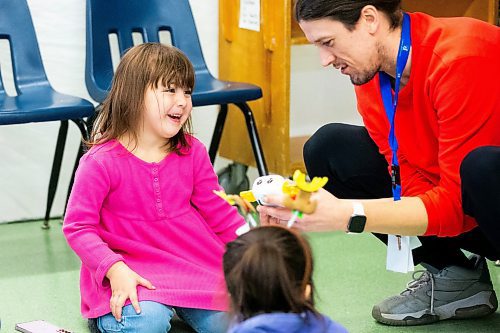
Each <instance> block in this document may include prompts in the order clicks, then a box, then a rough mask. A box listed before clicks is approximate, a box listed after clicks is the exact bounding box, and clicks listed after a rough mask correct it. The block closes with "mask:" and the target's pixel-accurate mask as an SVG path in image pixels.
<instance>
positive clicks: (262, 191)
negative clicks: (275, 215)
mask: <svg viewBox="0 0 500 333" xmlns="http://www.w3.org/2000/svg"><path fill="white" fill-rule="evenodd" d="M284 182H285V178H283V177H282V176H280V175H269V176H262V177H259V178H257V179H255V181H254V182H253V185H252V193H253V196H254V197H255V199H256V200H257V201H258V202H259V204H260V205H264V206H275V205H271V204H268V203H266V202H265V201H264V200H263V199H264V197H265V196H266V195H282V194H283V183H284Z"/></svg>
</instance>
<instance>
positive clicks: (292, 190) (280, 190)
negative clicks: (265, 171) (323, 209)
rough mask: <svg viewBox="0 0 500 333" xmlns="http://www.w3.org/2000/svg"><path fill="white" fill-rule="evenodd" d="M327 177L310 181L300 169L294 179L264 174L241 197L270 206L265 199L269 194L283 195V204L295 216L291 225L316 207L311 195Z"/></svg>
mask: <svg viewBox="0 0 500 333" xmlns="http://www.w3.org/2000/svg"><path fill="white" fill-rule="evenodd" d="M327 182H328V178H327V177H314V178H313V179H312V180H311V181H310V182H308V181H307V180H306V175H305V174H304V173H302V172H300V170H296V171H295V172H294V174H293V181H292V180H288V179H284V178H283V177H281V176H279V175H270V176H262V177H259V178H257V179H256V180H255V181H254V183H253V185H252V189H251V190H250V191H243V192H240V197H242V198H243V199H244V200H247V201H249V202H254V201H257V202H258V203H259V204H261V205H264V206H270V205H269V204H268V203H266V202H265V201H264V197H265V196H267V195H283V206H285V207H287V208H289V209H292V210H293V216H292V218H291V219H290V220H289V221H288V226H289V227H291V226H292V225H293V223H294V222H295V220H296V219H297V218H298V217H301V216H302V213H306V214H311V213H313V212H314V211H315V209H316V201H313V200H311V195H312V194H313V193H314V192H316V191H318V190H319V189H320V188H322V187H323V186H325V184H326V183H327Z"/></svg>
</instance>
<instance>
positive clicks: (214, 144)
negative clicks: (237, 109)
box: [208, 104, 227, 165]
mask: <svg viewBox="0 0 500 333" xmlns="http://www.w3.org/2000/svg"><path fill="white" fill-rule="evenodd" d="M226 116H227V104H221V106H220V110H219V114H218V115H217V121H216V122H215V128H214V133H213V135H212V140H211V142H210V148H209V149H208V156H210V162H212V165H213V164H214V162H215V156H216V155H217V151H218V150H219V144H220V139H221V138H222V130H223V129H224V123H225V122H226Z"/></svg>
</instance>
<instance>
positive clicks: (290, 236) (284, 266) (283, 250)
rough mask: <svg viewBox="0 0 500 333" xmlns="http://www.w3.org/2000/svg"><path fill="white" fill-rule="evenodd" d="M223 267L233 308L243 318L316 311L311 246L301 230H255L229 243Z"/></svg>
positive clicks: (274, 228) (271, 228) (269, 228)
mask: <svg viewBox="0 0 500 333" xmlns="http://www.w3.org/2000/svg"><path fill="white" fill-rule="evenodd" d="M223 266H224V276H225V279H226V284H227V288H228V291H229V294H230V296H231V303H232V307H233V311H234V312H235V313H236V314H238V315H240V316H241V317H242V319H243V320H244V319H248V318H250V317H252V316H254V315H257V314H259V313H270V312H294V313H301V312H304V311H306V310H309V311H312V312H314V313H316V310H315V309H314V299H313V293H312V291H313V289H314V287H313V282H312V270H313V260H312V254H311V248H310V246H309V243H308V242H307V241H306V240H305V239H304V238H303V237H302V236H301V235H300V234H298V233H297V232H295V231H292V230H290V229H287V228H283V227H279V226H266V227H260V228H255V229H252V230H250V231H249V232H247V233H245V234H243V235H241V236H239V237H238V238H237V239H236V240H235V241H233V242H231V243H229V244H227V247H226V253H224V258H223Z"/></svg>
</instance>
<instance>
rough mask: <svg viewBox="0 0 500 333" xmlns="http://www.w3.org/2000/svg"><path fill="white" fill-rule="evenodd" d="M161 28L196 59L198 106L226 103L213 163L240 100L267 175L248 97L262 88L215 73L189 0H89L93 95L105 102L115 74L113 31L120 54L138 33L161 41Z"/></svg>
mask: <svg viewBox="0 0 500 333" xmlns="http://www.w3.org/2000/svg"><path fill="white" fill-rule="evenodd" d="M160 31H168V32H169V33H170V35H171V40H172V45H174V46H176V47H177V48H179V49H181V50H182V51H183V52H184V53H185V54H186V55H187V57H188V58H189V59H190V60H191V62H192V63H193V66H194V69H195V73H196V83H195V88H194V91H193V96H192V99H193V106H204V105H220V111H219V114H218V116H217V121H216V125H215V129H214V133H213V136H212V140H211V143H210V148H209V155H210V159H211V161H212V163H213V162H214V160H215V156H216V154H217V150H218V148H219V143H220V139H221V136H222V130H223V128H224V123H225V121H226V115H227V110H228V107H227V106H228V104H230V103H232V104H234V105H236V106H237V107H238V108H239V109H240V110H241V111H242V112H243V115H244V117H245V121H246V125H247V130H248V134H249V137H250V142H251V144H252V148H253V152H254V156H255V160H256V165H257V169H258V171H259V174H260V175H266V174H267V167H266V162H265V159H264V154H263V151H262V147H261V144H260V140H259V136H258V133H257V127H256V126H255V120H254V117H253V113H252V110H251V109H250V107H249V106H248V104H247V102H248V101H251V100H255V99H258V98H260V97H262V90H261V89H260V88H259V87H257V86H255V85H251V84H246V83H240V82H227V81H221V80H218V79H216V78H214V77H213V76H212V74H211V73H210V72H209V70H208V68H207V65H206V64H205V60H204V58H203V53H202V51H201V46H200V42H199V40H198V33H197V31H196V25H195V23H194V19H193V14H192V12H191V7H190V6H189V1H188V0H127V1H123V0H105V1H104V0H87V61H86V77H85V81H86V84H87V89H88V91H89V94H90V96H92V98H93V99H95V100H96V101H97V102H102V101H104V99H105V98H106V95H107V94H108V90H109V88H110V86H111V79H112V77H113V63H112V57H111V48H110V41H109V36H110V34H116V36H117V39H118V48H119V51H120V54H121V55H123V53H124V52H125V51H126V50H127V49H128V48H130V47H132V46H133V45H134V42H133V37H132V33H139V34H141V35H142V40H143V41H144V42H160V37H159V34H160Z"/></svg>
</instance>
